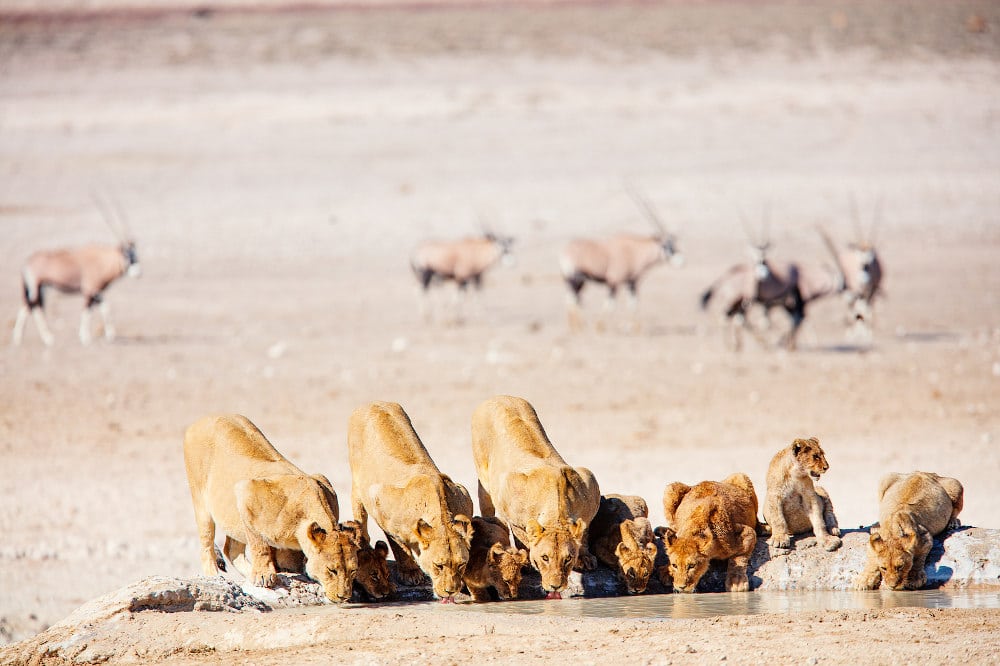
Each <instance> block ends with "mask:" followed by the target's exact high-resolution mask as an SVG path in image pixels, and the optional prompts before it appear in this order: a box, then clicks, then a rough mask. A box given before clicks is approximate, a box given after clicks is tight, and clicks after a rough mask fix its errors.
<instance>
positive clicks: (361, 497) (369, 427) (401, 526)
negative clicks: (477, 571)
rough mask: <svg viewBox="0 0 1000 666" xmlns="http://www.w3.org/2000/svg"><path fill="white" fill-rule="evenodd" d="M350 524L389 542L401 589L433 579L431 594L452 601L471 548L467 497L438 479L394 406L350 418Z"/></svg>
mask: <svg viewBox="0 0 1000 666" xmlns="http://www.w3.org/2000/svg"><path fill="white" fill-rule="evenodd" d="M347 452H348V458H349V460H350V465H351V476H352V477H353V478H352V481H351V500H352V502H353V505H354V517H355V519H357V521H358V522H359V523H361V528H362V532H364V533H365V535H367V534H368V516H369V515H370V516H371V517H372V518H374V519H375V522H376V523H378V525H379V527H381V528H382V530H383V531H384V532H385V534H386V536H388V537H389V546H390V547H391V548H392V552H393V555H395V556H396V575H397V576H398V577H399V580H400V582H402V583H403V584H404V585H417V584H419V583H421V582H423V580H424V575H423V573H421V571H423V572H424V573H426V574H427V575H428V576H430V578H431V584H432V585H433V588H434V594H436V595H437V596H438V597H440V598H441V599H442V601H453V600H454V595H455V594H456V593H458V592H460V591H461V589H462V574H463V572H464V571H465V567H466V565H467V564H468V563H469V546H470V545H471V544H472V534H473V531H472V521H471V520H470V519H469V516H471V515H472V497H471V496H470V495H469V491H468V490H466V489H465V488H464V487H462V486H461V485H459V484H457V483H455V482H453V481H452V480H451V479H450V478H449V477H448V476H447V475H445V474H442V473H441V470H439V469H438V468H437V465H435V464H434V461H433V460H431V456H430V454H429V453H427V449H426V448H424V445H423V442H421V441H420V437H418V436H417V432H416V431H415V430H414V429H413V424H412V423H411V422H410V417H409V416H407V414H406V412H405V411H403V408H402V407H400V406H399V405H398V404H396V403H394V402H373V403H370V404H367V405H364V406H362V407H359V408H358V409H356V410H354V413H353V414H351V418H350V422H349V424H348V434H347Z"/></svg>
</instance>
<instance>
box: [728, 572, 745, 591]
mask: <svg viewBox="0 0 1000 666" xmlns="http://www.w3.org/2000/svg"><path fill="white" fill-rule="evenodd" d="M749 591H750V579H749V578H747V575H746V574H736V575H732V576H729V577H728V578H726V592H749Z"/></svg>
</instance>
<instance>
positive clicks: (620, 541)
mask: <svg viewBox="0 0 1000 666" xmlns="http://www.w3.org/2000/svg"><path fill="white" fill-rule="evenodd" d="M589 538H590V552H592V553H593V554H594V555H595V556H596V557H597V559H598V560H599V561H601V562H603V563H604V564H606V565H607V566H608V567H610V568H611V569H612V570H613V571H614V572H615V573H616V574H617V575H618V577H619V578H620V579H621V580H623V581H624V582H625V587H626V589H627V590H628V593H629V594H642V593H643V592H645V591H646V586H647V585H648V584H649V577H650V575H651V574H652V573H653V569H654V562H655V561H656V540H655V538H654V537H653V528H652V526H651V525H650V524H649V507H648V506H646V500H644V499H642V498H641V497H637V496H634V495H602V496H601V504H600V507H599V508H598V509H597V515H596V516H594V520H593V521H591V523H590V537H589Z"/></svg>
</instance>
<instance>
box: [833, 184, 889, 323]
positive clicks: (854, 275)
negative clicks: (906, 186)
mask: <svg viewBox="0 0 1000 666" xmlns="http://www.w3.org/2000/svg"><path fill="white" fill-rule="evenodd" d="M851 215H852V219H853V222H854V230H855V240H854V241H851V242H849V243H848V244H847V249H846V250H844V251H843V252H841V251H839V250H838V249H837V246H836V245H835V244H834V242H833V240H832V239H831V238H830V236H829V234H827V233H826V231H825V230H824V229H822V228H819V229H818V231H819V233H820V236H821V237H822V238H823V244H824V245H825V246H826V248H827V249H828V250H829V251H830V254H831V255H832V256H833V260H834V263H835V264H836V266H837V271H838V276H837V278H838V285H837V289H836V291H837V292H839V293H840V294H842V295H843V297H844V300H845V301H846V303H847V307H848V333H849V334H851V335H853V336H855V337H858V338H859V339H862V340H871V337H872V324H873V318H874V312H873V310H872V304H873V302H874V300H875V297H876V296H878V295H879V294H880V293H881V289H882V276H883V272H882V263H881V262H880V261H879V257H878V252H877V251H876V249H875V231H876V229H877V227H878V225H879V222H880V221H881V217H882V199H881V198H879V200H878V202H877V203H876V204H875V212H874V214H873V215H872V221H871V224H870V225H869V230H868V232H867V233H865V232H864V231H863V230H862V228H861V216H860V214H859V213H858V204H857V200H856V199H855V198H854V197H851Z"/></svg>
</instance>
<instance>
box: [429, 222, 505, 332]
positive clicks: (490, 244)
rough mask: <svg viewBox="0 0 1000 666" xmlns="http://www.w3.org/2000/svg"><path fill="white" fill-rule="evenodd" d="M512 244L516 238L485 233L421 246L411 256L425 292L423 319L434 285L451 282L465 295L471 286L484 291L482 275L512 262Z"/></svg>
mask: <svg viewBox="0 0 1000 666" xmlns="http://www.w3.org/2000/svg"><path fill="white" fill-rule="evenodd" d="M513 243H514V239H513V238H511V237H509V236H499V235H497V234H495V233H493V232H491V231H484V232H483V235H482V236H479V237H468V238H461V239H458V240H452V241H423V242H421V243H419V244H418V245H417V247H416V248H415V249H414V250H413V254H412V255H411V256H410V267H411V268H413V272H414V274H416V276H417V280H419V281H420V286H421V287H422V290H423V297H424V301H423V303H422V307H421V309H422V311H423V314H424V318H425V319H427V318H428V317H429V315H430V313H429V310H428V307H427V302H426V301H427V297H428V291H429V290H430V286H431V283H432V282H435V281H440V282H444V281H447V280H452V281H454V282H455V284H456V285H457V288H458V292H460V293H461V294H463V295H464V294H465V291H466V287H467V286H468V284H469V283H470V282H471V283H472V285H473V286H474V287H475V288H476V290H477V291H478V290H479V289H481V288H482V278H483V273H485V272H486V271H487V270H488V269H489V268H491V267H492V266H493V265H494V264H496V263H497V262H500V261H502V262H503V263H504V264H509V263H511V262H512V261H513V256H512V255H511V251H510V248H511V245H512V244H513ZM456 298H457V296H456ZM459 319H460V317H459Z"/></svg>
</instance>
